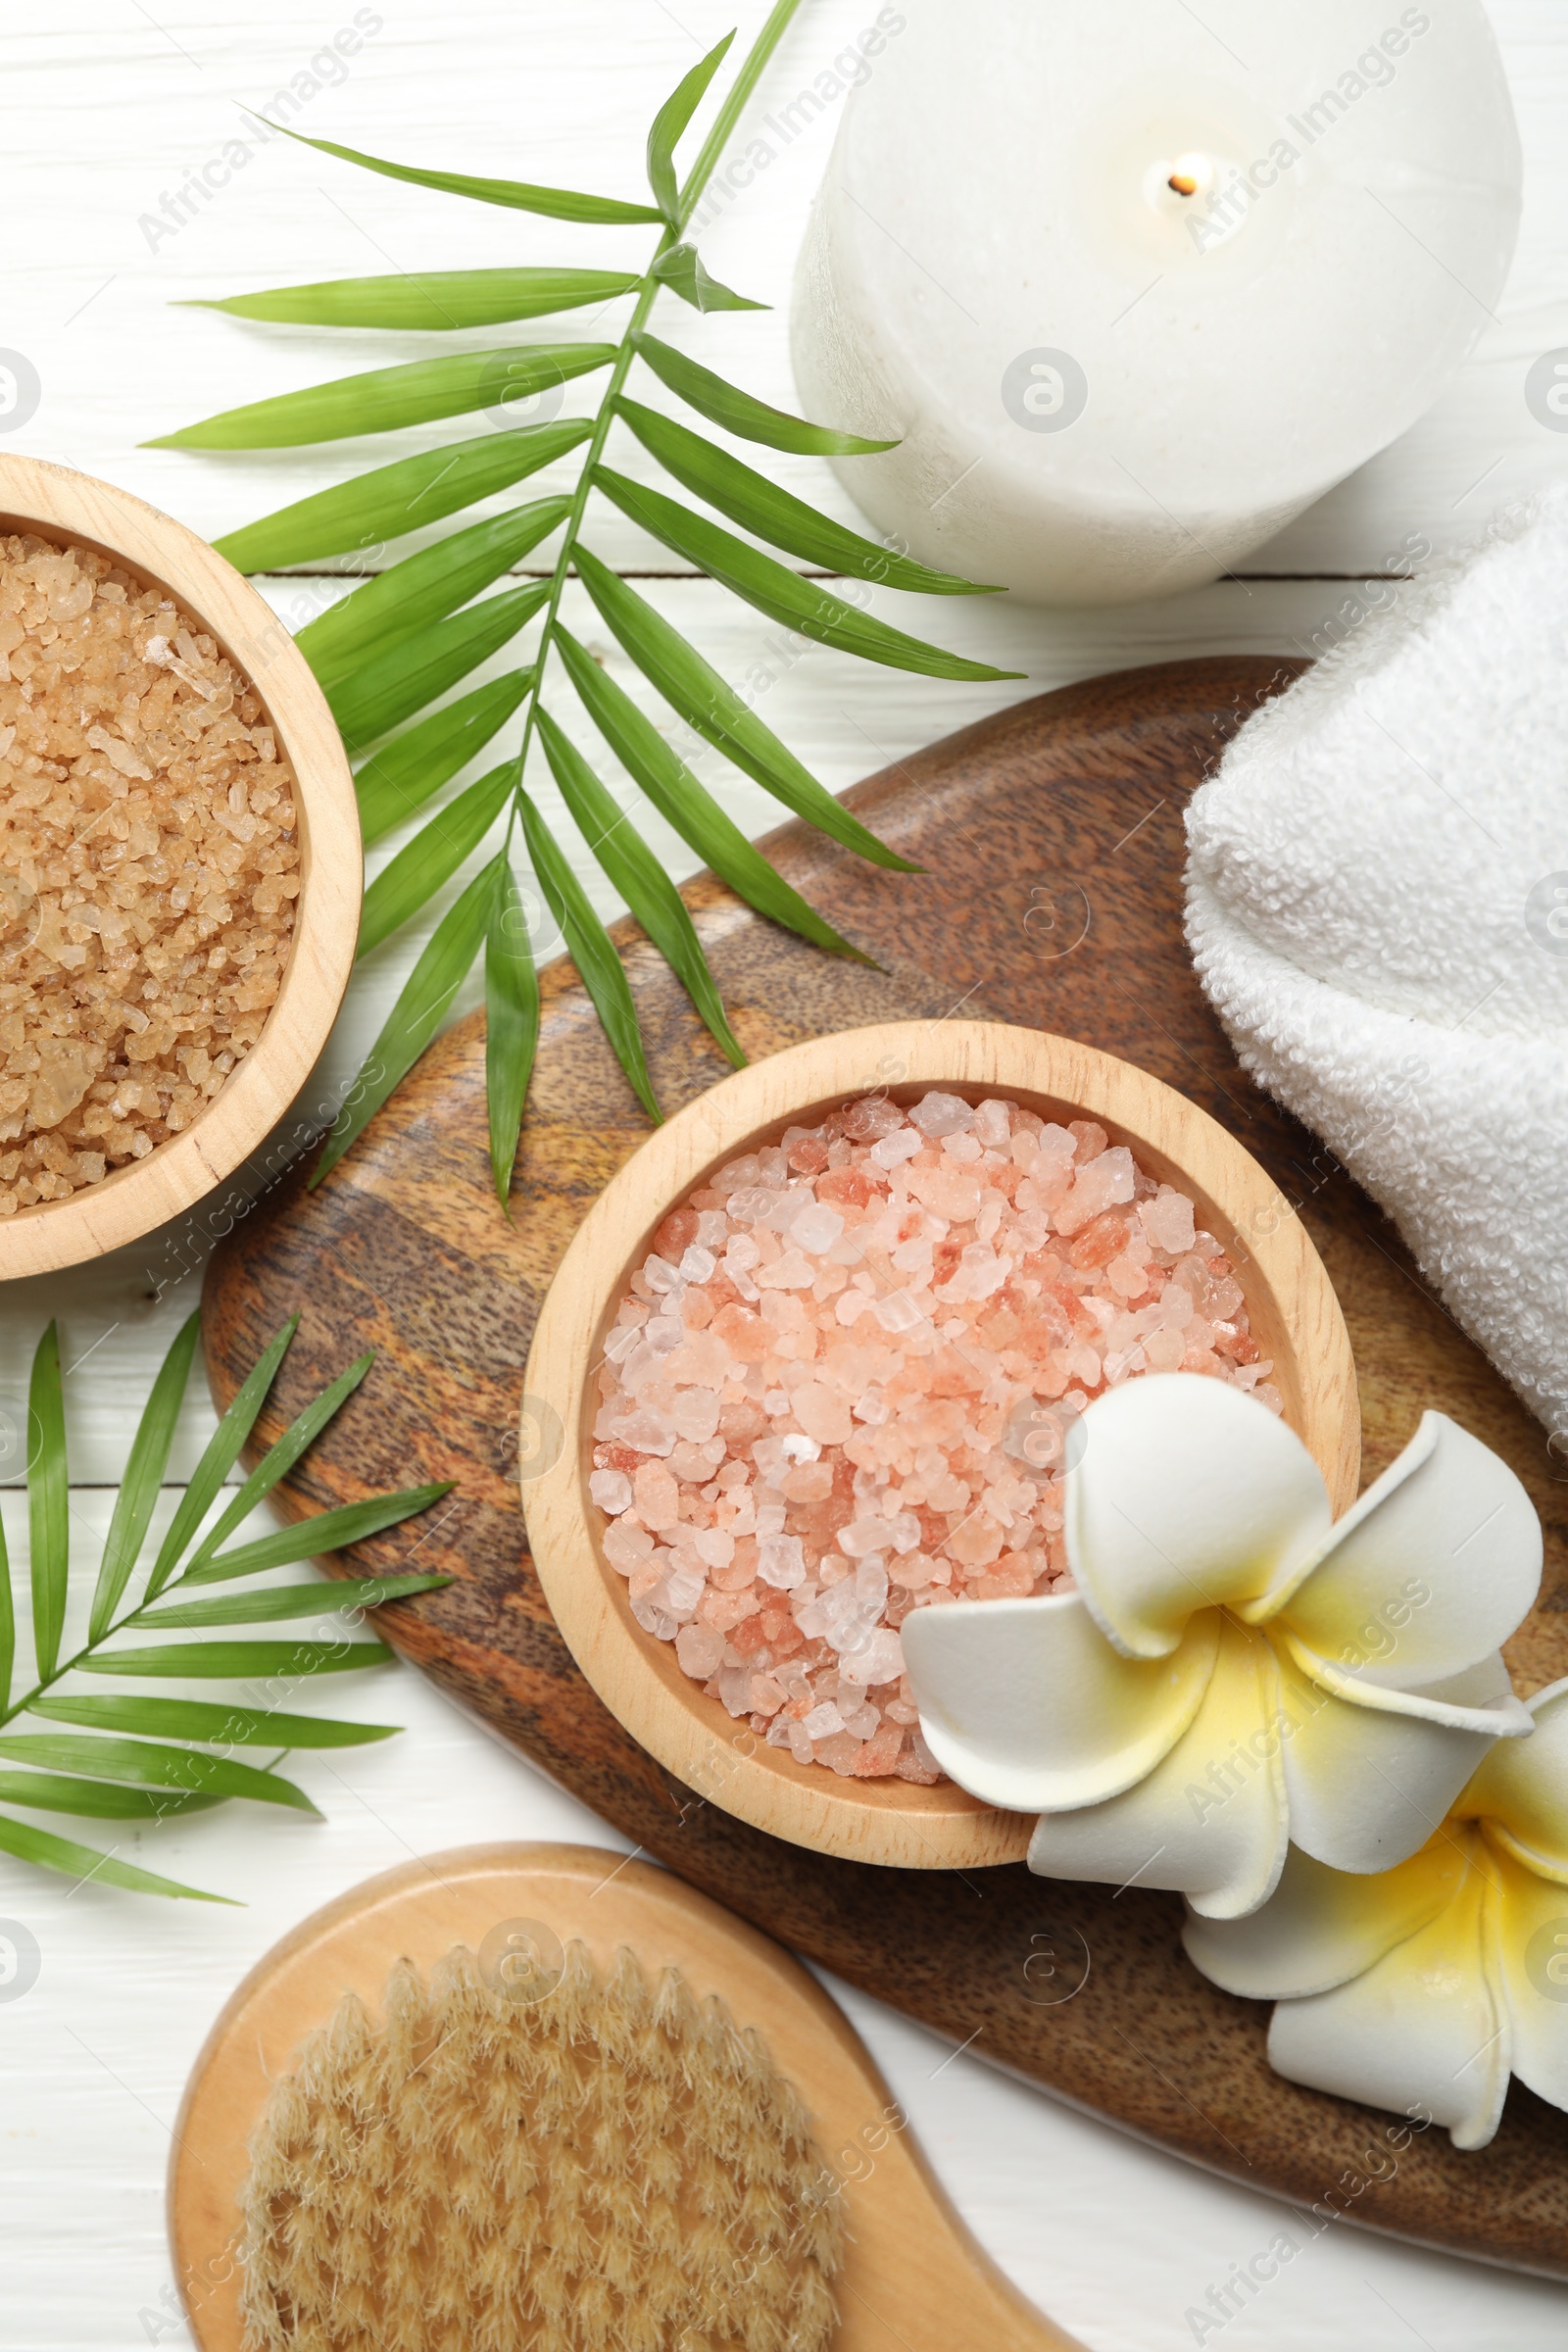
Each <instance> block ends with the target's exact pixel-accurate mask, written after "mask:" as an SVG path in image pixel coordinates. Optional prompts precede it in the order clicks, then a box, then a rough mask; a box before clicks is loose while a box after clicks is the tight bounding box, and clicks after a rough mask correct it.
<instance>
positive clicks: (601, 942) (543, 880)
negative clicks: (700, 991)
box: [517, 787, 663, 1120]
mask: <svg viewBox="0 0 1568 2352" xmlns="http://www.w3.org/2000/svg"><path fill="white" fill-rule="evenodd" d="M517 806H518V809H519V811H520V813H521V817H522V829H523V833H524V836H525V838H526V840H527V844H528V856H529V858H531V859H532V861H533V870H534V873H535V874H536V875H537V877H538V881H539V887H540V889H541V890H542V891H543V892H544V895H545V898H546V900H547V902H548V904H549V907H550V911H551V913H552V914H553V915H554V916H555V918H556V920H557V922H558V923H559V924H560V925H561V930H562V936H563V938H564V940H565V943H566V953H567V955H568V956H570V957H571V960H572V962H573V963H574V964H575V965H576V966H577V971H578V975H579V977H580V979H581V981H582V984H583V986H584V988H585V989H586V990H587V991H588V994H589V996H590V997H591V998H592V999H593V1003H594V1009H595V1011H596V1012H597V1013H598V1015H599V1018H600V1021H601V1023H602V1025H603V1027H604V1032H605V1035H606V1036H607V1037H608V1038H609V1040H610V1042H611V1044H612V1046H613V1048H614V1050H615V1059H616V1060H617V1061H618V1062H619V1063H620V1066H621V1068H622V1069H623V1070H624V1071H625V1073H626V1076H627V1078H628V1079H629V1081H630V1083H631V1089H632V1092H633V1094H634V1095H635V1096H636V1097H637V1100H638V1102H639V1103H641V1104H642V1106H643V1108H644V1110H646V1111H647V1113H648V1116H649V1117H650V1118H651V1119H656V1120H657V1119H660V1118H662V1116H663V1113H662V1111H661V1109H660V1107H659V1104H658V1103H657V1101H656V1100H655V1098H654V1087H653V1081H652V1079H651V1078H650V1077H649V1075H648V1062H647V1059H646V1057H645V1056H644V1054H643V1040H642V1032H641V1030H640V1029H639V1028H638V1026H637V1009H636V1006H635V1005H633V1004H632V1001H631V988H630V986H629V984H628V982H627V979H626V973H625V969H624V967H623V965H622V963H621V960H620V957H619V956H617V955H616V954H615V950H614V947H613V944H612V941H611V937H610V934H609V932H608V931H607V930H606V929H605V926H604V924H603V923H602V922H601V921H600V920H599V917H598V915H597V914H595V912H594V910H593V908H592V907H591V906H590V905H589V903H588V894H587V892H586V891H585V890H584V889H583V886H582V884H581V883H580V882H579V881H578V879H577V877H576V875H575V874H574V873H573V872H572V870H571V868H570V866H569V865H568V864H567V863H566V860H565V858H564V856H563V855H562V852H561V850H560V847H559V846H558V844H557V842H556V841H555V839H554V837H553V835H552V834H551V832H550V830H549V827H548V826H547V825H546V824H545V821H544V819H543V817H541V815H540V814H539V811H538V809H536V808H535V807H534V805H533V803H532V801H530V800H529V798H528V796H527V794H526V793H525V792H524V791H522V790H521V788H520V787H519V788H518V792H517Z"/></svg>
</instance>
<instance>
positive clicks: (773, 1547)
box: [757, 1536, 806, 1593]
mask: <svg viewBox="0 0 1568 2352" xmlns="http://www.w3.org/2000/svg"><path fill="white" fill-rule="evenodd" d="M757 1573H758V1575H759V1576H760V1578H761V1580H762V1582H763V1584H764V1585H772V1586H773V1587H774V1588H775V1590H776V1591H778V1592H780V1593H789V1592H792V1591H794V1590H795V1589H796V1588H798V1587H799V1586H801V1585H803V1584H805V1582H806V1560H805V1555H804V1548H803V1545H802V1543H801V1539H800V1537H799V1536H764V1537H763V1538H762V1540H761V1541H760V1544H758V1546H757Z"/></svg>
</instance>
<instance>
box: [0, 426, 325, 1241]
mask: <svg viewBox="0 0 1568 2352" xmlns="http://www.w3.org/2000/svg"><path fill="white" fill-rule="evenodd" d="M14 531H23V532H25V531H33V532H36V533H38V534H39V535H40V536H42V537H44V538H49V539H54V540H57V541H69V542H71V543H72V544H73V545H75V546H78V547H89V548H93V549H95V550H96V551H97V552H98V553H100V554H102V555H106V556H108V557H110V558H112V560H113V561H114V562H115V563H116V564H122V565H123V567H124V569H125V570H126V571H129V572H132V573H134V575H135V577H136V578H137V579H138V580H142V581H145V582H146V583H147V585H148V586H149V587H154V588H164V589H167V590H168V592H169V594H170V595H171V596H172V597H173V599H174V600H175V602H176V603H177V604H178V605H179V606H181V607H182V608H183V610H184V611H185V612H186V613H189V614H190V615H191V617H192V618H193V619H194V620H195V621H196V622H197V624H198V626H199V627H201V628H202V629H204V630H206V632H207V633H208V635H209V636H211V637H214V638H216V640H217V642H218V645H219V648H220V650H221V652H222V653H224V654H226V655H227V657H228V659H229V660H230V661H231V662H233V663H234V665H235V667H236V668H237V669H238V670H240V671H241V672H242V673H243V675H245V676H246V677H248V678H249V679H250V680H251V682H252V684H253V685H254V686H255V688H256V691H257V693H258V694H259V696H260V697H261V700H262V702H263V704H264V705H265V707H266V710H267V714H268V717H269V719H270V721H271V724H272V726H273V728H274V730H275V732H276V736H277V742H278V747H279V749H280V750H281V752H282V753H283V755H284V757H285V758H286V759H287V760H288V761H289V762H290V764H291V766H292V768H293V770H294V775H295V779H296V782H297V785H298V790H297V793H296V795H295V805H296V808H297V809H298V811H299V817H298V822H299V836H300V852H301V875H300V894H299V898H298V900H297V901H296V902H295V913H294V937H293V941H292V944H291V946H290V950H289V956H288V961H287V963H286V964H285V966H284V970H283V982H282V986H281V988H280V989H279V991H278V996H277V1002H276V1004H275V1005H273V1006H272V1009H271V1011H270V1014H269V1016H268V1020H267V1025H266V1027H265V1028H264V1030H263V1031H262V1034H261V1036H260V1037H259V1038H258V1039H257V1041H256V1043H255V1045H254V1046H253V1047H252V1048H251V1050H250V1052H249V1053H248V1054H246V1056H245V1058H244V1060H243V1061H241V1062H240V1063H239V1065H238V1067H237V1068H236V1069H235V1070H234V1072H233V1073H232V1075H231V1076H230V1078H229V1079H228V1081H227V1083H226V1085H225V1086H224V1087H223V1088H222V1090H221V1093H219V1094H217V1095H215V1096H214V1098H213V1100H212V1102H211V1103H209V1104H208V1106H207V1108H206V1109H205V1110H204V1111H203V1112H202V1113H201V1115H200V1116H199V1117H198V1118H197V1119H195V1120H194V1121H193V1122H192V1124H191V1125H190V1126H189V1127H187V1128H185V1129H184V1131H183V1132H182V1133H181V1134H179V1135H176V1136H172V1137H171V1138H170V1140H169V1141H168V1142H167V1143H163V1144H160V1145H159V1146H158V1147H157V1149H156V1150H155V1151H153V1152H150V1153H149V1154H148V1156H147V1157H146V1158H145V1159H139V1160H132V1161H131V1162H130V1163H129V1164H128V1165H127V1166H125V1167H123V1168H117V1169H116V1171H115V1173H114V1174H113V1175H112V1176H106V1177H105V1178H104V1180H103V1182H102V1183H101V1184H95V1185H89V1186H87V1187H86V1188H85V1189H84V1190H83V1191H81V1192H79V1193H73V1195H72V1197H71V1199H70V1200H69V1201H37V1202H35V1203H34V1205H33V1206H32V1207H30V1208H23V1209H19V1210H18V1212H17V1213H16V1215H15V1216H13V1217H8V1218H6V1219H5V1220H4V1221H3V1222H0V1281H8V1280H11V1279H13V1278H15V1277H16V1276H18V1275H23V1274H47V1273H53V1272H55V1271H56V1270H57V1269H58V1268H60V1267H62V1266H73V1265H76V1264H79V1263H80V1261H81V1260H82V1259H83V1258H90V1257H97V1256H99V1255H101V1254H102V1252H103V1251H105V1250H117V1249H119V1248H120V1247H121V1246H122V1244H123V1243H125V1242H133V1241H136V1240H139V1239H140V1237H141V1236H142V1235H143V1234H147V1233H151V1232H153V1231H154V1230H155V1229H156V1228H157V1227H158V1226H160V1225H163V1224H167V1222H168V1221H169V1219H170V1218H171V1217H175V1216H178V1215H180V1214H181V1213H182V1212H183V1211H184V1210H186V1209H188V1208H191V1207H193V1206H194V1205H195V1203H196V1202H197V1201H200V1200H201V1199H202V1198H203V1197H204V1195H206V1194H208V1193H211V1192H212V1191H213V1190H214V1189H215V1188H216V1187H217V1186H218V1185H220V1184H221V1182H222V1180H223V1178H224V1177H225V1176H229V1175H231V1174H232V1173H233V1171H234V1169H235V1168H237V1167H238V1166H239V1164H240V1162H241V1161H242V1160H243V1159H245V1158H246V1157H248V1155H249V1154H250V1153H251V1152H254V1151H255V1150H256V1148H257V1146H258V1145H259V1144H261V1143H262V1142H263V1140H264V1139H265V1138H266V1137H267V1136H268V1135H269V1134H270V1132H271V1130H272V1129H273V1128H274V1127H275V1126H276V1125H277V1123H278V1121H279V1119H281V1118H282V1116H283V1114H284V1112H285V1111H286V1110H287V1109H288V1106H289V1104H290V1103H292V1102H293V1100H294V1098H295V1096H296V1095H297V1094H298V1093H299V1091H300V1089H301V1087H302V1086H303V1085H304V1084H305V1082H306V1080H307V1079H308V1078H309V1076H310V1074H311V1071H312V1068H313V1067H314V1065H315V1063H316V1060H317V1057H318V1055H319V1054H320V1051H321V1048H322V1047H323V1046H324V1045H325V1043H326V1039H327V1034H328V1032H329V1031H330V1029H331V1026H332V1023H333V1021H334V1020H335V1019H336V1017H337V1009H338V1006H339V1005H340V1004H341V1003H342V1001H343V992H344V990H345V988H346V987H347V986H348V979H349V973H350V971H351V969H352V968H353V963H354V946H355V940H356V937H357V935H358V931H359V922H360V900H361V896H362V893H363V879H362V877H363V871H364V860H363V857H362V853H361V847H360V818H359V808H358V804H357V803H356V801H355V797H354V779H353V776H352V775H351V774H350V772H349V764H348V760H347V759H346V758H345V756H344V752H343V745H342V741H341V739H340V737H339V735H338V731H337V728H336V726H335V724H334V723H333V719H332V714H331V712H330V711H328V709H327V707H326V703H325V700H324V698H323V696H322V694H321V690H320V688H319V686H318V685H317V683H316V680H315V678H314V677H313V676H312V674H311V671H310V668H309V666H308V665H307V663H306V661H305V657H304V655H303V654H301V653H299V652H297V651H296V649H295V646H294V641H293V639H292V638H291V637H290V635H289V633H288V631H287V629H286V628H285V627H284V626H283V623H282V622H281V621H280V620H279V619H278V618H277V616H276V614H275V613H272V612H271V611H270V609H269V607H268V606H267V605H266V603H265V602H264V601H263V599H262V598H261V597H260V596H258V595H257V593H256V591H255V589H254V588H252V587H251V586H250V585H249V583H248V582H247V581H245V580H244V579H242V578H241V577H240V574H239V573H238V572H237V571H236V570H235V569H234V568H233V566H232V564H225V563H224V561H223V559H222V557H221V556H220V555H215V553H214V552H213V550H212V549H211V548H210V547H209V546H208V545H207V543H206V541H205V540H202V539H198V538H197V536H196V534H195V532H194V531H188V530H186V528H185V526H184V524H183V523H178V522H174V521H172V520H171V518H170V517H169V515H160V514H159V512H158V510H157V508H156V507H149V506H147V505H146V504H145V503H144V502H143V501H142V500H141V499H139V498H132V497H131V496H130V494H129V492H128V491H125V490H117V489H115V488H114V486H113V485H112V484H111V483H109V482H99V481H94V480H93V478H92V477H91V475H90V474H85V473H73V472H71V471H70V470H69V469H68V468H67V467H66V466H47V465H43V464H41V463H40V462H38V461H37V460H35V459H30V458H13V457H0V533H11V532H14Z"/></svg>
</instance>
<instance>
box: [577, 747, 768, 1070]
mask: <svg viewBox="0 0 1568 2352" xmlns="http://www.w3.org/2000/svg"><path fill="white" fill-rule="evenodd" d="M539 735H540V740H541V741H542V743H543V744H544V747H545V757H546V759H547V760H549V762H550V770H551V773H552V775H554V777H555V779H556V785H557V788H558V790H559V791H560V794H561V797H562V799H563V800H564V802H565V804H566V807H567V809H569V810H570V812H571V820H572V822H573V824H574V825H575V826H576V828H577V830H578V832H579V833H580V834H581V835H582V837H583V839H584V841H585V842H586V843H587V844H588V847H589V848H590V849H591V850H592V852H593V854H594V856H595V857H596V858H598V860H599V863H600V865H601V866H602V867H603V868H604V870H605V873H606V874H607V875H608V876H609V879H610V881H611V883H612V885H613V888H614V889H616V890H618V891H619V893H620V895H621V897H622V898H623V899H624V900H625V902H626V904H627V906H628V907H630V908H631V910H632V912H633V914H634V915H635V916H636V917H637V920H638V921H639V922H640V923H641V925H642V927H643V929H644V930H645V931H646V932H647V934H648V936H649V938H650V939H651V940H652V941H653V943H654V945H655V947H656V948H657V949H658V950H659V953H660V954H661V956H663V958H664V961H665V962H666V963H667V964H668V965H669V967H670V969H671V970H672V971H673V972H675V973H676V974H677V975H678V977H679V979H680V982H681V985H682V987H683V988H684V989H685V991H686V993H687V995H688V996H689V997H690V998H691V1001H692V1003H693V1004H694V1005H696V1007H697V1010H698V1011H699V1012H700V1013H701V1014H702V1016H703V1019H704V1020H705V1021H706V1022H707V1024H708V1026H709V1028H710V1029H711V1031H712V1033H713V1035H714V1037H716V1038H717V1040H718V1042H719V1045H720V1046H721V1047H722V1048H723V1050H724V1053H725V1054H727V1055H728V1057H729V1059H730V1060H731V1061H732V1062H733V1063H734V1065H735V1067H736V1068H737V1069H740V1068H742V1067H743V1066H744V1064H745V1060H746V1056H745V1054H743V1053H742V1052H741V1050H740V1047H739V1046H738V1045H737V1044H736V1042H735V1036H734V1032H733V1031H732V1030H731V1028H730V1025H729V1022H728V1020H727V1019H726V1018H725V1014H724V1006H723V1002H722V1000H721V999H720V997H719V993H718V990H717V988H716V987H715V986H714V985H713V975H712V973H711V971H710V970H709V968H708V957H707V956H705V955H704V954H703V945H702V942H701V940H700V939H699V938H698V936H697V931H696V926H695V925H694V924H693V922H692V918H691V916H690V915H689V914H688V913H687V911H686V907H685V903H684V901H683V900H682V898H681V895H680V892H679V891H678V890H677V889H676V888H675V885H674V883H673V882H672V881H671V880H670V878H669V876H668V874H666V873H665V871H664V869H663V867H662V865H661V864H660V862H659V859H658V858H656V857H655V856H654V853H653V851H652V850H651V849H650V848H649V847H648V844H647V843H646V842H645V841H644V839H643V837H642V835H641V834H640V833H639V832H638V831H637V829H636V827H635V826H634V825H633V824H632V823H631V822H630V821H629V819H628V817H627V815H626V811H625V810H624V809H618V808H617V807H616V806H615V803H614V800H613V797H612V796H611V794H610V793H609V792H608V791H607V790H606V789H605V786H604V785H603V783H601V781H600V779H599V777H598V776H596V775H595V773H594V771H593V769H592V768H591V767H590V766H589V764H588V762H587V760H585V759H584V758H583V756H582V754H581V752H579V751H578V749H577V747H576V745H575V744H574V743H573V742H572V740H571V738H570V737H569V736H568V735H567V734H565V733H564V730H563V729H562V728H561V727H559V726H558V725H557V724H556V721H555V720H554V719H553V718H552V717H551V715H550V713H549V711H540V713H539Z"/></svg>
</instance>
